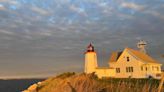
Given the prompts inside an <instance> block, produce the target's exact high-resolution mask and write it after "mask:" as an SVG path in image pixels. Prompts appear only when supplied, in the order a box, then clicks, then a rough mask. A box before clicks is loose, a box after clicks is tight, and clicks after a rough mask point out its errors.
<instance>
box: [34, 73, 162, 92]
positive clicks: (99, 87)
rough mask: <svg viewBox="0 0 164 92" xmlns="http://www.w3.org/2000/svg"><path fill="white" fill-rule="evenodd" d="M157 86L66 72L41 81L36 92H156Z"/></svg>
mask: <svg viewBox="0 0 164 92" xmlns="http://www.w3.org/2000/svg"><path fill="white" fill-rule="evenodd" d="M158 85H159V80H155V79H131V78H129V79H114V78H103V79H98V78H97V77H96V76H95V75H94V74H84V73H83V74H75V73H69V72H68V73H63V74H60V75H58V76H56V77H52V78H49V79H47V80H45V81H43V82H42V83H41V84H40V85H39V86H38V89H37V90H38V91H37V92H157V88H158ZM162 92H164V87H163V89H162Z"/></svg>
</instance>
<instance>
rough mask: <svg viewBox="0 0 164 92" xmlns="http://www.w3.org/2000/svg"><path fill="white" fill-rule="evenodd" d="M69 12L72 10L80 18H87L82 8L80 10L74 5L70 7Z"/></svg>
mask: <svg viewBox="0 0 164 92" xmlns="http://www.w3.org/2000/svg"><path fill="white" fill-rule="evenodd" d="M70 10H72V11H74V12H76V13H78V14H80V15H82V16H87V13H86V12H85V9H84V8H80V7H76V6H75V5H71V6H70Z"/></svg>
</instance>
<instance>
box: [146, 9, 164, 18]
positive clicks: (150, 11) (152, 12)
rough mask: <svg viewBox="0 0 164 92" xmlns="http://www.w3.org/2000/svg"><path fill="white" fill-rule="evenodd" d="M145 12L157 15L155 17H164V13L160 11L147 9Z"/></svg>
mask: <svg viewBox="0 0 164 92" xmlns="http://www.w3.org/2000/svg"><path fill="white" fill-rule="evenodd" d="M144 13H145V14H150V15H152V16H155V17H157V18H160V19H164V15H162V14H160V13H159V12H157V11H154V10H146V11H144Z"/></svg>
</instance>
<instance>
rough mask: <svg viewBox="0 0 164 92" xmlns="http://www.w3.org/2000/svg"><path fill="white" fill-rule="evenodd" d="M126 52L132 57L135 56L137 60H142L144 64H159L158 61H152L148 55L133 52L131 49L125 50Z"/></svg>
mask: <svg viewBox="0 0 164 92" xmlns="http://www.w3.org/2000/svg"><path fill="white" fill-rule="evenodd" d="M126 49H127V50H128V51H130V52H131V53H132V55H135V56H136V57H137V58H139V59H140V60H142V61H143V62H145V63H159V62H158V61H156V60H154V59H153V58H152V57H150V56H149V55H148V54H145V53H143V52H141V51H138V50H134V49H131V48H126Z"/></svg>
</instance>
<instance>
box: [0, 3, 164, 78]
mask: <svg viewBox="0 0 164 92" xmlns="http://www.w3.org/2000/svg"><path fill="white" fill-rule="evenodd" d="M163 10H164V0H0V78H30V77H47V76H53V75H56V74H58V73H62V72H68V71H69V72H72V71H74V72H83V67H84V52H85V51H86V47H87V45H88V44H89V43H90V42H92V43H93V44H94V46H95V49H96V52H97V54H98V64H99V66H107V63H108V60H109V57H110V54H111V52H113V51H121V50H123V49H124V48H125V47H130V48H133V49H137V46H136V43H137V42H138V40H141V39H142V40H145V41H146V42H147V47H146V50H147V53H148V54H149V55H150V56H152V57H153V58H155V59H156V60H158V61H159V62H160V63H163V64H164V58H162V57H161V55H162V54H164V47H163V46H164V11H163Z"/></svg>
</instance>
